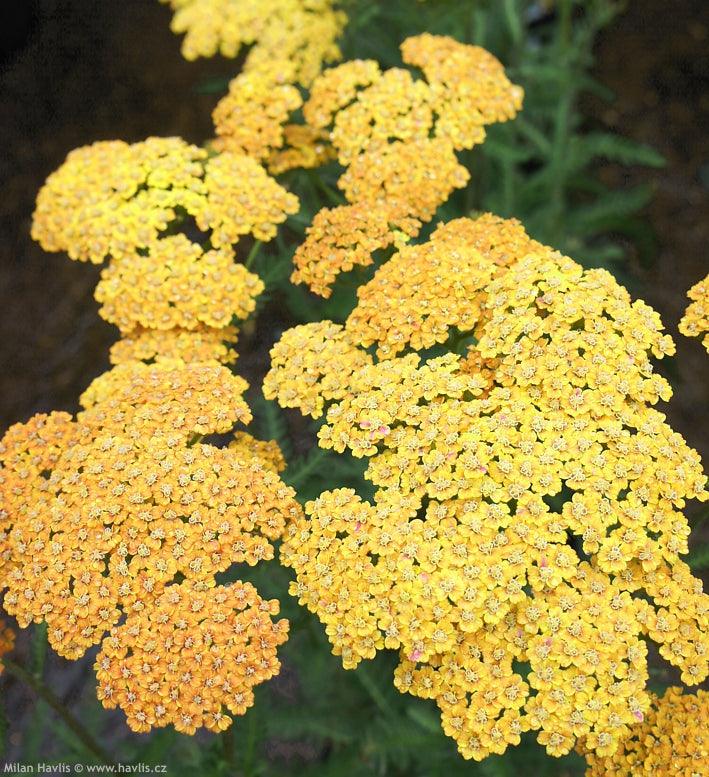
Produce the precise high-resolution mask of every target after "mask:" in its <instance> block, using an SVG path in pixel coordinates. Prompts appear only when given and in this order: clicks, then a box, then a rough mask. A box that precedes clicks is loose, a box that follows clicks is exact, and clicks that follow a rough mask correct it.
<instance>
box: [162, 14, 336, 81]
mask: <svg viewBox="0 0 709 777" xmlns="http://www.w3.org/2000/svg"><path fill="white" fill-rule="evenodd" d="M161 2H164V3H168V4H169V5H170V6H172V8H173V10H174V11H175V16H174V18H173V20H172V25H171V26H172V30H173V31H174V32H177V33H181V32H184V33H186V35H185V40H184V42H183V44H182V53H183V55H184V56H185V58H186V59H197V57H212V56H214V55H215V54H217V53H219V54H222V55H223V56H225V57H236V56H237V55H238V54H239V51H240V50H241V48H242V46H251V49H250V51H249V53H248V55H247V57H246V63H245V65H244V68H245V70H247V71H250V70H253V69H259V68H261V67H263V66H268V65H269V64H270V63H271V62H272V60H274V59H284V60H288V61H289V62H291V63H292V65H293V69H294V78H295V79H296V80H297V81H298V82H299V83H302V84H304V85H306V86H307V85H308V84H309V83H310V82H311V81H312V80H313V78H315V76H316V75H317V74H318V73H319V72H320V69H321V68H322V66H323V64H324V63H325V62H330V61H332V60H336V59H339V58H340V51H339V49H338V47H337V44H336V40H337V38H338V36H339V35H340V32H341V31H342V28H343V27H344V24H345V22H346V16H345V14H344V13H343V12H342V11H338V10H336V3H335V2H333V0H161Z"/></svg>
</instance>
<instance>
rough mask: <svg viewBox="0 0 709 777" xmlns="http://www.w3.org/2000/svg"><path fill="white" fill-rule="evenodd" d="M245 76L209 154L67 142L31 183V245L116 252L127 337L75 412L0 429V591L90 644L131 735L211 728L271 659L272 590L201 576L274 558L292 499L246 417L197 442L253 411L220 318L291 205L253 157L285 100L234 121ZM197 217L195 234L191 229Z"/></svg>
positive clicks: (229, 314)
mask: <svg viewBox="0 0 709 777" xmlns="http://www.w3.org/2000/svg"><path fill="white" fill-rule="evenodd" d="M263 77H264V78H265V77H266V76H263ZM259 83H262V82H259V81H258V78H257V77H256V76H254V75H250V76H248V77H244V78H243V79H242V80H241V81H240V83H239V84H237V85H236V86H235V87H234V89H233V92H232V94H231V96H232V97H234V98H235V100H236V102H235V103H234V105H233V106H232V108H231V109H228V108H227V107H224V106H222V113H221V114H218V115H217V116H216V118H217V120H218V127H217V129H218V132H219V134H220V139H219V141H218V144H224V148H223V150H222V152H221V153H219V154H218V155H217V156H213V155H212V156H208V155H207V153H206V152H205V151H204V150H203V149H199V148H196V147H194V146H190V145H189V144H187V143H185V142H184V141H181V140H179V139H176V138H168V139H159V138H151V139H149V140H147V141H145V142H143V143H137V144H133V145H128V144H125V143H121V142H118V141H117V142H111V143H98V144H94V145H93V146H90V147H87V148H84V149H79V150H78V151H75V152H72V154H70V155H69V157H68V159H67V161H66V163H65V164H64V165H63V166H62V167H61V168H60V169H59V170H57V172H56V173H54V174H53V175H52V176H50V178H49V179H48V181H47V183H46V184H45V186H44V188H43V189H42V191H41V192H40V194H39V197H38V205H37V211H36V213H35V221H34V227H33V234H34V236H35V237H36V238H37V239H38V240H40V242H41V243H42V245H43V246H44V247H45V248H47V249H49V250H65V251H67V252H68V253H69V254H70V256H71V257H72V258H76V259H82V260H89V261H92V262H95V263H100V262H102V261H104V260H105V259H110V260H111V261H110V264H109V265H108V266H107V267H105V268H104V269H103V270H102V274H101V281H100V283H99V284H98V287H97V289H96V299H97V300H98V301H99V303H101V309H100V313H101V315H102V316H103V317H104V318H105V319H106V320H108V321H110V322H112V323H114V324H116V325H117V326H118V328H119V329H120V331H121V334H122V335H123V339H122V340H120V341H119V342H118V343H116V344H115V345H114V346H113V348H112V349H111V361H112V363H113V364H114V366H113V368H112V369H111V370H109V371H108V372H106V373H104V374H103V375H101V376H99V377H98V378H96V380H94V381H93V383H91V385H90V386H89V387H88V388H87V390H86V391H85V392H84V394H83V395H82V397H81V404H82V406H83V408H84V409H83V410H82V411H81V412H80V413H78V415H77V416H76V418H75V419H74V418H72V417H71V416H69V415H68V414H66V413H53V414H51V415H49V416H41V415H40V416H35V417H34V418H33V419H31V420H30V421H29V422H28V423H26V424H17V425H15V426H14V427H12V428H11V429H10V430H9V431H8V432H7V434H6V435H5V437H4V438H3V439H2V441H0V564H1V565H2V566H1V568H0V587H2V588H4V589H7V591H6V594H5V598H4V605H5V608H6V609H7V611H8V612H9V613H11V614H13V615H14V616H15V617H16V618H17V621H18V623H19V624H20V626H22V627H26V626H28V625H29V624H30V623H31V622H36V623H39V622H44V623H46V624H47V627H48V638H49V642H50V644H51V645H52V647H53V648H54V649H55V650H56V651H57V652H58V653H59V654H60V655H62V656H64V657H66V658H70V659H74V658H78V657H80V656H82V655H83V654H84V653H85V651H86V650H87V649H88V648H90V647H91V646H93V645H97V644H100V645H101V650H100V652H99V655H98V659H97V663H96V672H97V677H98V683H99V685H98V695H99V698H100V699H101V701H102V702H103V704H104V706H106V707H109V708H112V707H116V706H119V707H120V708H121V709H123V710H124V712H125V713H126V716H127V719H128V725H129V726H130V727H131V728H133V729H134V730H136V731H147V730H149V729H150V728H152V727H159V726H165V725H168V724H172V725H174V726H175V728H176V729H178V730H179V731H183V732H186V733H194V732H195V731H196V730H197V728H201V727H207V728H210V729H213V730H221V729H224V728H226V727H227V726H228V725H229V724H230V723H231V717H230V716H229V715H228V714H226V710H229V711H230V712H231V713H233V714H243V712H244V711H245V710H246V709H247V707H249V706H250V705H251V704H252V703H253V691H252V689H253V687H254V686H255V685H257V684H258V683H260V682H263V681H264V680H267V679H268V678H270V677H272V676H273V675H274V674H275V673H276V672H277V671H278V668H279V663H278V660H277V658H276V648H277V647H278V645H279V644H281V643H282V642H284V641H285V640H286V637H287V624H286V622H285V621H279V622H274V621H273V620H272V616H274V615H276V613H277V612H278V604H277V602H275V601H272V602H268V601H264V600H262V599H261V598H260V597H259V596H258V594H257V593H256V591H255V590H254V589H253V588H252V587H251V586H250V585H248V584H242V583H235V584H233V585H230V586H221V585H217V575H219V574H220V573H223V572H225V571H226V570H227V569H229V568H230V567H231V566H232V564H234V563H247V564H251V565H253V564H256V563H258V562H260V561H263V560H267V559H270V558H272V557H273V553H274V549H273V542H274V541H276V540H278V539H280V537H281V536H282V534H283V532H284V530H285V526H286V524H287V523H288V522H290V521H292V520H294V519H295V518H297V517H298V516H299V515H300V514H302V511H301V508H300V506H299V504H298V503H297V501H296V500H295V493H294V492H293V490H292V489H291V488H289V487H287V486H286V485H285V484H284V483H283V481H282V480H281V479H280V477H279V472H280V471H281V470H283V469H284V467H285V462H284V460H283V456H282V454H281V452H280V450H279V449H278V446H277V444H276V443H274V442H262V441H259V440H256V439H255V438H254V437H252V436H251V435H250V434H248V433H246V432H244V431H240V432H236V433H235V435H234V437H233V440H232V442H231V444H230V445H227V446H226V447H221V446H218V445H216V444H210V440H209V438H210V436H211V435H223V434H229V433H232V432H233V429H234V426H235V425H236V424H246V423H248V422H249V421H250V420H251V411H250V409H249V407H248V405H247V404H246V402H245V400H244V398H243V394H244V392H245V391H246V389H247V388H248V384H247V383H246V381H245V380H243V379H242V378H241V377H238V376H237V375H235V374H233V373H232V372H231V370H230V369H228V368H227V367H225V366H224V365H225V364H228V363H232V362H233V361H235V359H236V353H235V352H234V351H233V349H232V348H231V345H233V343H234V342H235V340H236V336H237V332H236V329H235V327H234V325H233V321H234V319H237V318H246V317H247V316H248V315H249V314H250V313H251V312H252V311H253V310H254V308H255V301H256V297H257V296H258V295H259V294H260V292H261V291H262V290H263V283H262V282H261V280H260V279H259V278H258V276H256V275H254V274H253V273H251V272H249V270H247V269H246V267H244V265H242V264H237V263H236V262H235V251H234V245H235V244H236V243H238V242H239V240H240V239H241V238H242V237H243V236H244V235H247V234H250V235H252V237H253V238H255V239H257V240H270V239H271V238H272V237H274V236H275V233H276V225H277V224H279V223H281V222H282V221H284V220H285V218H286V214H287V213H292V212H294V211H295V210H296V209H297V207H298V201H297V199H296V198H295V197H294V196H293V195H292V194H289V193H288V192H287V191H285V189H283V188H282V187H280V186H279V185H278V184H277V183H276V181H275V180H274V179H272V178H271V177H270V176H269V175H268V174H267V172H266V170H265V169H264V168H263V167H262V166H261V164H259V161H258V160H257V159H256V158H254V156H258V157H259V158H264V157H266V156H268V155H269V154H270V153H271V151H272V150H273V147H274V146H275V145H277V144H278V140H277V139H276V140H273V137H274V133H275V135H276V136H277V135H278V131H279V130H278V128H277V127H280V122H282V121H285V118H286V116H285V115H284V116H281V115H280V114H278V111H279V110H281V108H279V107H278V106H279V105H280V104H281V103H279V100H282V99H285V100H286V102H287V101H288V100H289V99H290V100H291V101H292V98H293V94H295V97H297V100H298V101H299V100H300V98H299V96H298V93H297V91H296V90H295V89H294V88H293V87H288V88H287V89H289V90H292V92H288V91H287V90H286V91H283V90H281V91H278V90H276V91H274V92H272V96H273V97H274V99H275V102H271V103H269V102H268V100H265V102H264V103H263V104H262V105H261V113H260V119H258V118H257V117H254V118H253V122H255V123H254V125H253V126H251V127H250V128H248V129H247V130H246V134H241V135H240V134H239V130H238V125H239V122H240V121H241V120H242V119H243V113H242V114H240V113H239V112H240V111H243V107H244V106H243V104H240V103H239V102H238V97H235V95H238V94H239V91H240V90H241V92H242V97H243V92H244V91H245V92H247V93H248V91H249V89H251V90H256V91H257V90H258V88H259ZM284 89H285V88H284ZM244 99H250V98H248V96H247V98H244ZM274 106H276V107H274ZM274 111H275V114H274ZM276 114H277V115H276ZM268 116H275V124H269V123H268V121H266V120H265V119H264V117H266V118H268ZM259 120H261V124H259V127H260V129H259V132H261V135H260V136H258V133H257V130H256V124H257V123H258V121H259ZM269 133H270V134H269ZM248 137H251V139H252V142H248ZM248 154H252V155H254V156H249V155H248ZM188 216H189V217H191V218H192V219H193V222H194V223H190V221H189V220H188V219H187V218H186V217H188ZM195 227H196V229H197V230H200V231H201V232H202V233H204V234H203V235H201V236H200V240H202V241H203V242H204V243H205V244H206V246H207V247H204V246H203V245H200V244H197V243H195V242H192V239H191V237H188V235H187V234H185V233H186V232H188V233H189V234H190V236H192V235H193V234H194V233H195V231H196V230H195ZM205 438H206V439H205Z"/></svg>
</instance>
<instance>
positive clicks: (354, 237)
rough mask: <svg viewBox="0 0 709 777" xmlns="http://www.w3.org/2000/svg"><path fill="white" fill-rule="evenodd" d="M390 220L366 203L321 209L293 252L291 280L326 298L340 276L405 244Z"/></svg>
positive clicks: (386, 214) (387, 216)
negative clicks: (388, 248) (374, 256)
mask: <svg viewBox="0 0 709 777" xmlns="http://www.w3.org/2000/svg"><path fill="white" fill-rule="evenodd" d="M391 218H392V217H391V214H390V211H389V209H388V208H386V207H384V208H377V207H376V206H372V205H370V204H369V203H367V204H356V205H340V206H339V207H337V208H323V209H322V210H320V211H319V212H318V213H316V214H315V218H314V219H313V223H312V225H311V226H309V227H308V228H307V230H306V238H305V240H304V242H303V243H301V244H300V245H299V246H298V248H297V249H296V251H295V254H294V256H293V264H294V265H295V269H294V270H293V274H292V275H291V281H293V283H307V284H308V286H309V287H310V290H311V291H313V292H315V293H316V294H319V295H320V296H322V297H329V296H330V295H331V294H332V284H333V283H334V282H335V280H336V278H337V276H338V275H339V274H340V273H343V272H348V271H349V270H351V269H353V268H354V267H355V266H361V267H366V266H368V265H370V264H372V262H373V261H374V260H373V258H372V254H373V253H374V252H375V251H377V250H379V249H383V248H387V247H388V246H390V245H394V244H397V243H401V242H404V240H405V235H403V234H402V233H400V232H398V231H397V230H396V229H395V227H394V225H393V224H392V223H391Z"/></svg>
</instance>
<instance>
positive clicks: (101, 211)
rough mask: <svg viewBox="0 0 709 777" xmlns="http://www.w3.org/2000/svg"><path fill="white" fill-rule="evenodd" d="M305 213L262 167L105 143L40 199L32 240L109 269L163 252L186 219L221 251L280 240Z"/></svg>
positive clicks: (81, 154)
mask: <svg viewBox="0 0 709 777" xmlns="http://www.w3.org/2000/svg"><path fill="white" fill-rule="evenodd" d="M297 209H298V199H297V197H295V195H293V194H289V193H288V192H286V191H285V189H283V188H282V187H281V186H279V184H277V183H276V181H275V180H274V179H273V178H271V177H270V176H269V175H268V173H266V171H265V170H264V169H263V167H261V165H260V164H259V163H258V162H257V161H256V160H254V159H251V158H250V157H248V156H244V155H242V154H233V153H224V154H221V155H219V156H217V157H212V158H211V159H207V152H206V151H205V150H204V149H201V148H197V146H192V145H189V144H188V143H185V141H183V140H181V139H180V138H148V139H147V140H145V141H142V142H140V143H133V144H132V145H131V144H128V143H123V142H122V141H119V140H116V141H105V142H100V143H94V144H93V145H91V146H85V147H83V148H79V149H76V150H74V151H72V152H71V153H70V154H69V155H68V156H67V159H66V161H65V162H64V164H63V165H61V166H60V167H59V169H58V170H56V171H55V172H54V173H52V175H50V176H49V178H48V179H47V181H46V183H45V184H44V186H43V187H42V189H41V190H40V192H39V195H38V196H37V207H36V209H35V213H34V220H33V224H32V236H33V238H34V239H35V240H37V241H39V243H40V244H41V245H42V247H43V248H44V249H45V250H47V251H66V252H67V253H68V254H69V256H70V257H71V258H72V259H79V260H82V261H91V262H94V263H96V264H100V263H101V262H103V261H104V260H105V259H107V258H113V259H122V258H125V257H133V256H135V255H136V253H140V252H141V251H142V249H145V248H148V247H149V246H151V245H154V243H155V242H156V240H157V239H158V238H160V237H162V235H163V233H164V231H165V230H166V229H167V228H168V226H170V225H172V224H173V223H177V222H176V221H175V220H176V219H177V218H178V210H179V211H184V212H186V213H187V214H189V215H191V216H193V217H194V218H195V219H196V221H197V224H198V226H199V228H200V229H201V230H203V231H205V232H206V231H209V230H211V231H212V233H211V235H210V239H211V242H212V245H213V246H214V247H215V248H226V247H228V246H231V245H232V244H234V243H236V242H238V240H239V239H240V238H241V236H242V235H246V234H249V233H250V234H252V235H253V236H254V237H256V238H258V239H259V240H270V239H271V238H272V237H274V236H275V233H276V228H275V225H276V224H280V223H281V222H282V221H284V220H285V218H286V215H287V214H288V213H295V211H297Z"/></svg>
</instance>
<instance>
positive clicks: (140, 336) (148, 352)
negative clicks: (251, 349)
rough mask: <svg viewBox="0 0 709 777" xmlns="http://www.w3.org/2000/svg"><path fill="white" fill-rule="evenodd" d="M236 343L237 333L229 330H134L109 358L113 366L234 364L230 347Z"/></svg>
mask: <svg viewBox="0 0 709 777" xmlns="http://www.w3.org/2000/svg"><path fill="white" fill-rule="evenodd" d="M236 339H237V331H236V329H234V327H230V326H228V327H222V328H219V329H215V328H213V327H207V326H198V327H196V328H195V329H177V328H175V329H167V330H164V329H144V328H142V327H136V328H135V329H132V330H131V331H130V332H127V333H126V334H125V335H124V337H123V338H122V339H121V340H119V341H118V342H117V343H114V344H113V345H112V346H111V353H110V358H111V363H112V364H123V363H125V362H132V361H142V362H146V363H148V364H150V363H152V362H155V361H161V360H172V361H175V360H176V361H179V362H182V363H185V364H188V363H190V362H202V363H204V362H212V361H216V362H219V363H220V364H233V363H234V362H235V361H236V358H237V354H236V351H234V350H233V348H231V347H230V346H233V345H236Z"/></svg>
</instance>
